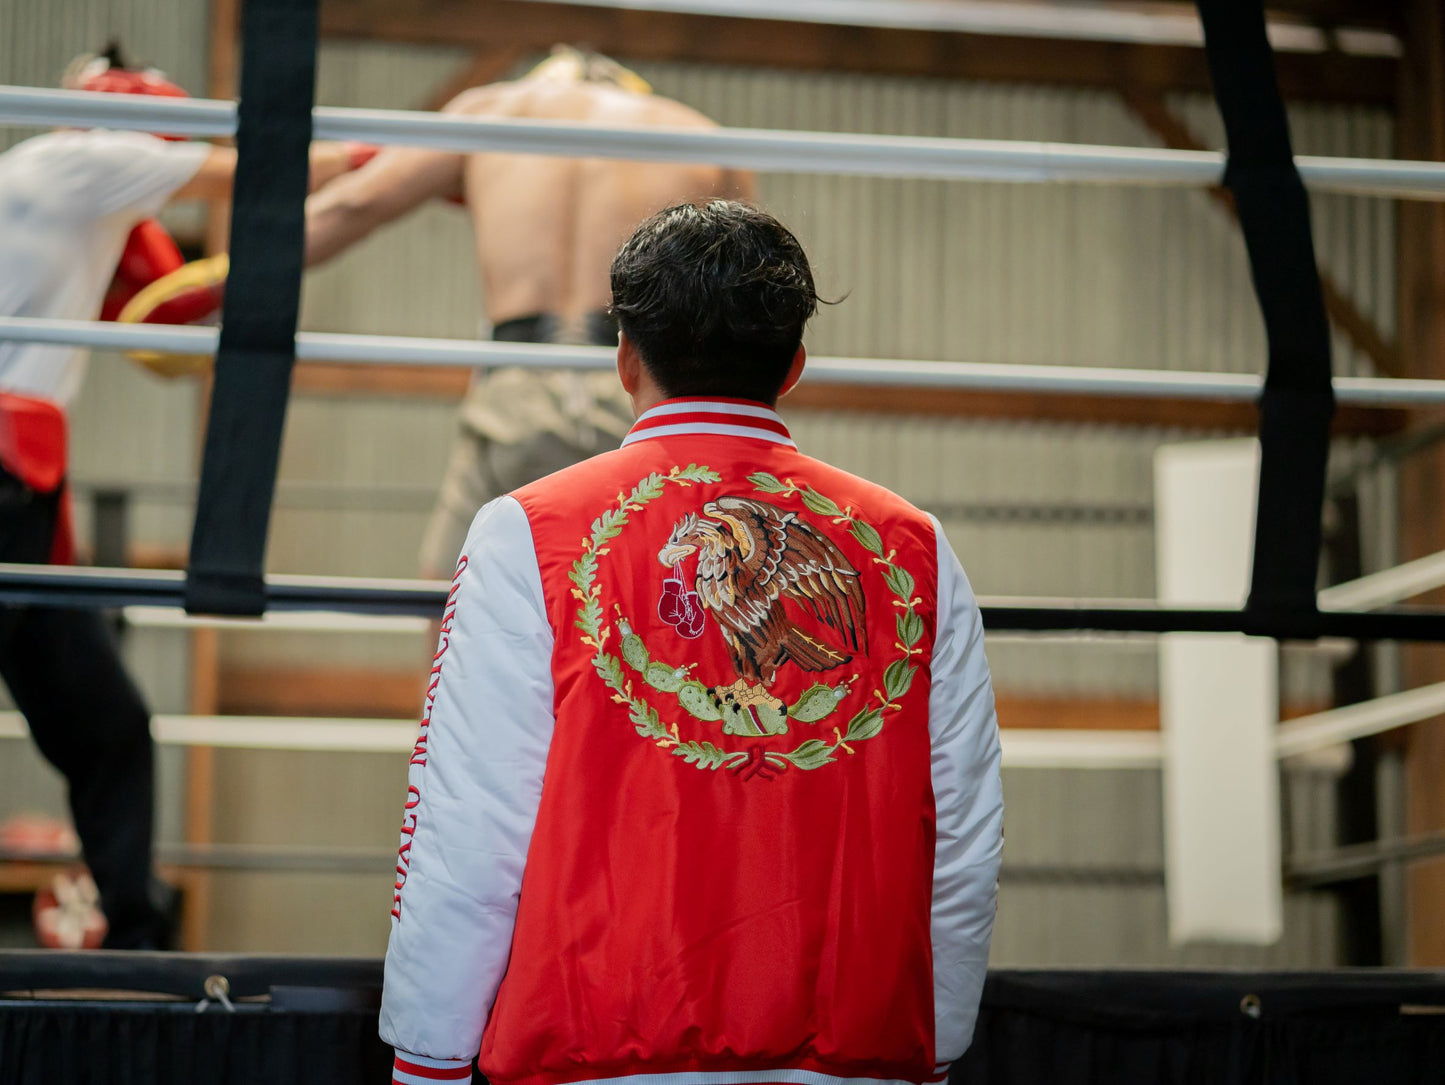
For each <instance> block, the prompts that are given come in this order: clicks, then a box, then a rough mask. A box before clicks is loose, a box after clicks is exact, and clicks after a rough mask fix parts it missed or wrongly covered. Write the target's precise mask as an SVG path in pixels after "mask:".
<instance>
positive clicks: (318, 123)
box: [0, 86, 1445, 200]
mask: <svg viewBox="0 0 1445 1085" xmlns="http://www.w3.org/2000/svg"><path fill="white" fill-rule="evenodd" d="M0 123H12V124H29V125H52V124H60V125H72V126H82V127H83V126H101V127H107V128H128V129H135V130H139V131H147V132H149V131H161V132H167V133H172V134H176V135H186V136H230V135H234V134H235V131H236V103H234V102H226V101H217V100H213V99H180V98H176V99H172V98H159V97H148V96H132V95H122V94H104V93H99V92H93V91H74V90H51V89H48V88H37V87H14V86H0ZM312 134H313V135H314V136H315V138H317V139H340V140H360V141H364V142H368V143H381V144H391V145H404V146H412V147H430V148H432V149H434V150H444V151H457V152H469V151H512V152H518V153H527V154H555V155H566V156H568V157H574V158H575V157H595V158H624V159H629V160H633V161H649V162H700V163H706V164H710V165H721V166H732V167H737V168H742V169H760V170H786V171H794V172H800V173H846V174H855V175H859V176H867V177H914V178H933V179H951V180H960V181H962V180H971V181H1015V182H1042V181H1055V182H1057V181H1071V182H1082V181H1088V182H1100V183H1113V184H1137V185H1196V186H1197V185H1214V184H1218V183H1219V182H1220V180H1221V179H1222V177H1223V173H1224V163H1225V158H1224V155H1223V154H1222V153H1221V152H1218V151H1172V150H1161V149H1157V148H1149V147H1102V146H1091V145H1086V144H1069V143H1043V142H1034V141H1026V140H987V139H942V138H931V137H921V136H879V135H853V134H847V133H826V132H806V131H787V130H777V129H762V128H718V129H711V130H705V131H698V130H676V129H649V128H610V127H609V128H602V127H595V126H592V125H585V124H574V123H564V122H560V121H518V120H492V119H482V118H476V117H459V116H453V115H443V114H438V113H423V112H416V111H411V110H399V109H343V108H338V107H334V106H318V107H317V108H316V109H314V110H313V111H312ZM1295 163H1296V165H1297V167H1298V168H1299V172H1300V176H1301V178H1303V180H1304V183H1305V184H1306V185H1307V186H1309V187H1310V188H1313V189H1315V190H1317V191H1320V192H1336V193H1345V194H1351V195H1359V196H1385V197H1395V198H1400V199H1421V200H1440V199H1445V163H1441V162H1402V161H1392V160H1387V159H1370V158H1322V157H1314V156H1307V155H1305V156H1300V157H1298V158H1296V159H1295Z"/></svg>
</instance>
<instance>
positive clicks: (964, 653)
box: [928, 519, 1003, 1070]
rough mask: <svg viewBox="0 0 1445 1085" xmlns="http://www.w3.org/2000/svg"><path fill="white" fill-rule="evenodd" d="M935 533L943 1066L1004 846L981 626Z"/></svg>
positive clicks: (984, 951) (938, 1018)
mask: <svg viewBox="0 0 1445 1085" xmlns="http://www.w3.org/2000/svg"><path fill="white" fill-rule="evenodd" d="M933 528H934V531H935V532H936V533H937V537H938V630H937V634H936V637H935V640H934V645H933V681H932V687H931V689H930V692H929V697H928V731H929V737H930V740H931V744H932V749H933V756H932V768H933V796H934V805H935V808H936V811H937V812H936V818H937V825H938V841H937V844H936V847H935V851H934V860H933V915H932V923H931V933H932V939H933V999H934V1047H935V1051H936V1055H935V1058H936V1059H937V1060H938V1063H939V1069H940V1070H942V1069H944V1068H946V1067H947V1065H948V1064H949V1063H950V1062H952V1061H953V1060H955V1059H957V1058H958V1057H959V1056H960V1055H962V1054H963V1053H964V1051H966V1050H967V1049H968V1045H969V1042H970V1041H971V1040H972V1038H973V1026H974V1022H975V1021H976V1020H977V1018H978V1003H979V998H980V997H981V995H982V993H983V981H984V975H985V973H986V972H987V970H988V946H989V939H990V936H991V935H992V933H993V918H994V911H995V904H996V900H997V895H998V868H999V862H1000V858H1001V855H1002V851H1003V785H1002V781H1001V778H1000V774H999V763H1000V752H999V739H998V721H997V719H996V718H995V716H994V709H993V686H992V684H991V683H990V681H989V674H988V660H987V659H986V658H985V657H984V651H983V623H982V621H981V619H980V617H979V611H978V604H977V602H976V601H975V600H974V596H973V589H972V588H970V587H969V583H968V578H967V577H966V576H964V573H963V568H962V567H961V566H960V565H959V563H958V558H957V557H955V556H954V553H953V549H952V547H950V546H949V545H948V539H947V538H946V537H945V536H944V534H943V528H942V526H941V525H940V524H939V523H938V521H937V520H936V519H935V520H934V521H933Z"/></svg>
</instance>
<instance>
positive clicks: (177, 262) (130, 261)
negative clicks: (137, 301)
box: [100, 219, 186, 323]
mask: <svg viewBox="0 0 1445 1085" xmlns="http://www.w3.org/2000/svg"><path fill="white" fill-rule="evenodd" d="M185 262H186V261H185V258H184V257H183V256H181V250H180V248H179V247H178V246H177V245H176V243H175V242H174V241H173V240H171V235H170V234H168V233H166V228H165V227H164V226H162V225H161V224H160V223H159V222H157V221H156V220H155V219H145V220H144V221H142V222H138V223H136V226H135V229H133V230H131V232H130V236H129V237H127V238H126V239H125V248H124V249H122V250H121V254H120V263H119V264H117V265H116V269H115V276H114V278H112V279H111V282H110V287H109V289H107V290H106V292H105V301H104V302H103V303H102V304H101V307H100V319H101V320H114V319H115V318H116V317H117V316H119V315H120V311H121V310H122V309H124V308H125V306H126V303H127V302H128V301H130V299H131V298H133V297H135V296H136V295H137V294H138V293H140V292H141V291H142V290H143V289H145V288H146V287H147V286H149V285H150V284H151V283H153V282H155V281H156V280H157V279H159V278H162V277H163V276H166V275H169V274H170V273H171V272H173V271H175V270H176V269H177V268H179V267H180V266H181V265H182V264H184V263H185ZM183 323H184V322H183Z"/></svg>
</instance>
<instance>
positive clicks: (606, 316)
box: [492, 309, 617, 347]
mask: <svg viewBox="0 0 1445 1085" xmlns="http://www.w3.org/2000/svg"><path fill="white" fill-rule="evenodd" d="M562 329H563V323H562V318H561V317H559V316H558V315H557V314H556V313H537V314H535V315H533V316H519V317H514V318H513V319H511V320H504V321H502V322H501V323H500V324H497V325H494V326H493V328H492V340H493V341H494V342H498V343H556V342H558V341H559V337H560V336H561V334H562ZM585 330H586V336H587V342H589V343H591V344H593V345H594V346H599V347H610V346H615V345H616V344H617V321H616V320H615V319H613V316H612V314H611V313H609V312H607V310H605V309H598V310H596V311H594V312H591V313H588V314H587V316H586V318H585Z"/></svg>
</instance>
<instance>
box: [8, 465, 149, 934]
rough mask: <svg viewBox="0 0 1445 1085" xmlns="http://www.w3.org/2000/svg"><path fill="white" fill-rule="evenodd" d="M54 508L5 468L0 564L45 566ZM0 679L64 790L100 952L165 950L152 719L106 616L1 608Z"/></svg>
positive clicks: (52, 500) (51, 500) (54, 498)
mask: <svg viewBox="0 0 1445 1085" xmlns="http://www.w3.org/2000/svg"><path fill="white" fill-rule="evenodd" d="M58 509H59V495H58V494H39V493H36V492H34V491H33V490H29V489H27V488H26V487H25V486H24V485H23V484H22V483H21V482H20V481H19V480H17V479H16V478H14V477H13V476H12V475H10V474H8V473H6V472H5V471H3V470H0V561H7V562H26V563H44V562H46V561H48V560H49V557H50V547H51V542H52V539H53V536H54V532H55V523H56V514H57V511H58ZM0 677H3V678H4V679H5V685H6V686H7V687H8V688H9V690H10V696H11V697H12V698H13V699H14V701H15V704H16V706H17V707H18V708H19V709H20V711H21V713H22V714H23V715H24V716H25V722H26V724H27V725H28V726H29V728H30V734H31V735H32V736H33V737H34V739H35V744H36V746H38V747H39V748H40V752H41V753H42V754H44V755H45V759H46V760H47V761H49V762H50V763H51V764H52V765H54V766H55V767H56V768H57V769H59V770H60V772H61V773H62V774H63V775H64V776H65V779H66V782H67V783H68V785H69V798H70V813H71V816H72V817H73V818H74V820H75V831H76V833H77V835H79V837H80V843H81V847H82V848H83V849H84V852H85V861H86V864H87V865H88V866H89V867H90V872H91V875H92V876H93V877H94V878H95V884H96V886H97V887H98V888H99V889H100V901H101V907H102V909H103V910H104V912H105V917H106V920H107V922H108V923H109V925H110V931H109V933H108V934H107V935H106V941H105V944H106V947H107V948H111V949H134V948H160V945H161V943H162V942H163V940H164V938H165V935H166V930H165V921H164V919H163V918H162V912H161V910H160V909H159V908H158V906H157V902H156V901H155V899H154V897H155V895H156V894H155V892H154V890H155V889H156V888H158V887H154V886H153V885H152V877H151V836H152V820H153V804H154V790H155V751H154V747H153V745H152V743H151V733H150V713H149V712H148V711H147V709H146V706H145V702H144V701H143V700H142V699H141V695H140V692H139V691H138V690H137V689H136V687H135V684H134V683H133V682H132V681H131V680H130V676H129V675H128V674H126V671H125V667H124V665H123V664H122V663H121V660H120V655H119V653H118V652H117V650H116V645H115V641H114V640H113V639H112V637H111V635H110V632H109V630H107V629H106V627H105V624H104V622H103V621H102V620H101V616H100V615H99V614H98V613H96V612H95V611H90V610H70V609H64V608H52V607H33V606H0Z"/></svg>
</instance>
